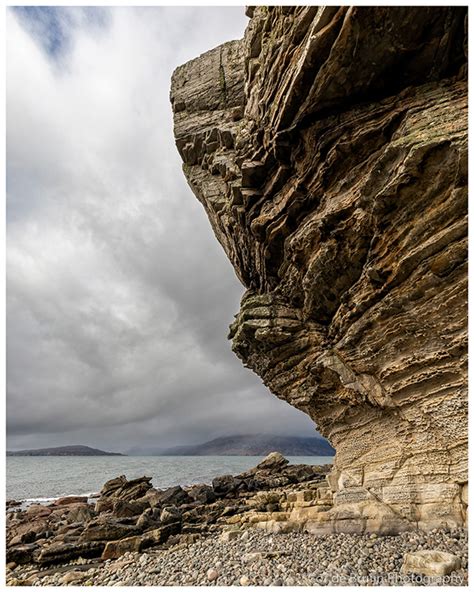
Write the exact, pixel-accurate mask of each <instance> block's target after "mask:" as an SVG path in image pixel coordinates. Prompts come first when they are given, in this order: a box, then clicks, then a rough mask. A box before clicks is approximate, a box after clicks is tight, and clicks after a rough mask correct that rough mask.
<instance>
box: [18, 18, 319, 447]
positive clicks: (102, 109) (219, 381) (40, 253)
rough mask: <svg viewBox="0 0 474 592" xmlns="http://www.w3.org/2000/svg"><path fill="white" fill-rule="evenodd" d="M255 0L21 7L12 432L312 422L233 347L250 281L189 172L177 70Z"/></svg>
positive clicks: (23, 441)
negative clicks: (242, 278)
mask: <svg viewBox="0 0 474 592" xmlns="http://www.w3.org/2000/svg"><path fill="white" fill-rule="evenodd" d="M246 20H247V19H246V18H245V16H244V10H243V8H240V7H238V8H237V7H232V8H231V7H227V8H217V7H214V8H190V7H187V8H164V7H157V8H141V9H138V8H136V9H131V8H129V9H127V8H115V9H100V10H99V9H79V8H61V9H59V8H57V9H54V8H49V9H30V10H28V9H22V10H17V9H10V10H9V11H8V14H7V436H8V446H9V447H11V448H23V447H32V446H46V445H61V444H69V443H83V444H89V445H96V446H101V447H108V448H111V449H113V448H115V449H119V450H126V449H128V448H130V447H132V446H136V445H157V446H158V445H166V444H169V445H174V444H181V443H192V442H198V441H202V440H205V439H209V438H211V437H214V436H219V435H224V434H229V433H230V434H235V433H255V432H259V431H262V430H263V431H266V432H270V433H285V434H304V435H311V434H312V433H314V426H313V424H312V422H311V421H310V420H309V419H308V418H307V417H306V416H304V415H303V414H302V413H301V412H299V411H297V410H295V409H293V408H291V407H290V406H289V405H287V404H286V403H284V402H282V401H279V400H278V399H277V398H276V397H274V396H273V395H271V394H270V393H269V392H268V391H267V389H266V388H265V387H264V386H263V385H262V384H261V382H260V380H259V379H258V377H256V376H255V375H253V374H252V373H251V372H249V371H248V370H246V369H244V368H243V367H242V365H241V363H240V362H239V360H237V358H235V356H234V355H233V354H232V352H231V350H230V344H229V343H228V342H227V339H226V335H227V330H228V325H229V323H230V322H231V321H232V317H233V314H234V313H235V312H236V311H237V310H238V305H239V300H240V297H241V295H242V293H243V287H242V286H241V285H240V283H239V282H238V280H237V278H236V277H235V275H234V272H233V269H232V267H231V265H230V263H229V262H228V261H227V259H226V257H225V255H224V253H223V251H222V249H221V247H220V245H219V244H218V242H217V241H216V239H215V238H214V236H213V234H212V231H211V229H210V225H209V223H208V221H207V218H206V216H205V213H204V210H203V209H202V206H201V205H200V204H199V202H198V201H197V200H196V199H195V198H194V196H193V195H192V193H191V191H190V189H189V188H188V186H187V184H186V182H185V179H184V177H183V175H182V172H181V164H180V159H179V156H178V154H177V152H176V149H175V146H174V141H173V134H172V114H171V108H170V105H169V85H170V77H171V74H172V71H173V69H174V68H175V67H176V66H178V65H179V64H181V63H184V62H185V61H187V60H189V59H191V58H193V57H195V56H197V55H199V54H200V53H202V52H204V51H206V50H207V49H210V48H212V47H215V46H216V45H218V44H220V43H222V42H224V41H227V40H230V39H235V38H239V37H241V36H242V35H243V32H244V29H245V26H246Z"/></svg>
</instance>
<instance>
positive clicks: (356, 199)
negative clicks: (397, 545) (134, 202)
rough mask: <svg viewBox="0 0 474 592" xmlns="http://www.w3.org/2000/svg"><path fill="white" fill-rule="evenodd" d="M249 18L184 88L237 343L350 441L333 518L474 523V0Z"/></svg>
mask: <svg viewBox="0 0 474 592" xmlns="http://www.w3.org/2000/svg"><path fill="white" fill-rule="evenodd" d="M247 13H248V15H249V16H250V17H251V18H250V22H249V25H248V27H247V30H246V33H245V37H244V39H243V40H240V41H233V42H230V43H226V44H224V45H222V46H220V47H218V48H216V49H214V50H211V51H209V52H208V53H206V54H204V55H202V56H200V57H199V58H197V59H195V60H193V61H191V62H189V63H187V64H185V65H183V66H181V67H179V68H178V69H177V70H176V71H175V73H174V75H173V80H172V90H171V101H172V105H173V109H174V118H175V136H176V144H177V147H178V150H179V152H180V154H181V157H182V158H183V161H184V165H183V168H184V172H185V175H186V177H187V179H188V182H189V184H190V186H191V188H192V190H193V192H194V193H195V194H196V196H197V197H198V199H199V200H200V201H201V203H202V204H203V206H204V207H205V209H206V212H207V215H208V217H209V220H210V222H211V225H212V228H213V230H214V233H215V235H216V237H217V239H218V240H219V241H220V243H221V244H222V246H223V248H224V250H225V252H226V254H227V256H228V257H229V259H230V261H231V262H232V265H233V266H234V269H235V271H236V273H237V275H238V277H239V279H240V280H241V282H242V283H243V285H244V286H245V287H246V288H247V291H246V293H245V295H244V297H243V299H242V303H241V309H240V311H239V313H238V314H237V315H236V319H235V322H234V323H233V324H232V326H231V332H230V337H231V338H232V343H233V345H232V347H233V350H234V351H235V353H236V354H237V355H238V356H239V358H241V360H242V361H243V363H244V364H245V365H246V366H248V367H249V368H251V369H252V370H254V371H255V372H256V373H257V374H258V375H259V376H261V378H262V379H263V381H264V383H265V384H266V385H267V386H268V387H269V389H270V390H271V391H272V392H273V393H274V394H275V395H276V396H278V397H280V398H282V399H284V400H286V401H288V402H289V403H290V404H292V405H294V406H295V407H297V408H299V409H301V410H303V411H305V412H306V413H307V414H308V415H309V416H310V417H311V418H312V419H313V420H314V421H315V423H316V424H317V427H318V429H319V430H320V432H321V433H322V434H323V435H324V436H325V437H326V438H328V439H329V441H330V442H331V444H332V445H333V446H334V447H335V448H336V459H335V465H334V469H333V471H332V474H331V476H330V478H329V481H330V486H331V488H332V491H333V494H334V495H333V507H332V508H331V509H330V510H328V511H327V512H323V513H321V516H320V517H319V518H318V519H317V521H316V522H317V523H316V524H315V525H313V531H314V532H328V531H371V530H378V531H385V532H392V531H400V530H404V529H412V528H422V529H428V528H432V527H435V526H448V527H449V526H454V525H460V524H461V525H462V524H465V522H466V510H467V360H466V356H467V84H466V70H467V66H466V61H467V58H466V54H467V47H466V44H467V41H466V34H467V33H466V31H467V22H466V18H467V14H466V9H465V8H462V7H455V8H449V7H347V6H345V7H315V6H311V7H269V8H267V7H262V6H260V7H256V8H249V9H247Z"/></svg>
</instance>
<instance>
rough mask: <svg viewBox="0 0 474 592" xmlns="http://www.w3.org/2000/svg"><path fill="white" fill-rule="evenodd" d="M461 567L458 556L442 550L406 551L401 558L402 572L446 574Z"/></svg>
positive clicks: (427, 574) (426, 574)
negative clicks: (402, 558)
mask: <svg viewBox="0 0 474 592" xmlns="http://www.w3.org/2000/svg"><path fill="white" fill-rule="evenodd" d="M460 567H461V561H460V559H459V557H456V555H453V554H452V553H445V552H444V551H416V552H415V553H407V554H406V555H405V557H404V560H403V565H402V572H403V573H418V574H423V575H425V576H447V575H449V574H450V573H451V572H452V571H454V570H456V569H459V568H460Z"/></svg>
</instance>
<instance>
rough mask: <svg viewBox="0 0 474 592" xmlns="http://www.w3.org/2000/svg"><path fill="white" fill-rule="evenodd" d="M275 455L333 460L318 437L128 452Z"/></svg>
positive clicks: (232, 440)
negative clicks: (277, 453)
mask: <svg viewBox="0 0 474 592" xmlns="http://www.w3.org/2000/svg"><path fill="white" fill-rule="evenodd" d="M273 451H278V452H280V453H281V454H283V455H286V456H334V454H335V450H334V448H333V447H332V446H331V445H330V444H329V442H327V441H326V440H324V439H323V438H318V437H309V438H303V437H298V436H275V435H272V434H263V435H238V436H224V437H221V438H215V439H214V440H211V441H210V442H204V443H203V444H196V445H192V446H174V447H173V448H165V449H163V448H161V449H159V448H140V447H135V448H132V449H131V450H129V451H128V453H129V455H135V456H140V455H144V456H153V455H156V456H266V455H267V454H269V453H270V452H273Z"/></svg>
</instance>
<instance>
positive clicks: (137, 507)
mask: <svg viewBox="0 0 474 592" xmlns="http://www.w3.org/2000/svg"><path fill="white" fill-rule="evenodd" d="M329 470H330V466H329V465H324V466H319V465H317V466H309V465H289V464H288V461H287V460H286V459H285V458H284V457H282V456H281V455H280V454H278V453H272V454H270V455H269V456H268V457H267V458H266V459H265V460H264V461H262V462H261V463H260V464H259V465H258V466H257V467H255V468H254V469H251V470H250V471H247V472H245V473H242V474H241V475H237V476H232V475H224V476H221V477H217V478H216V479H214V480H213V482H212V485H205V484H201V485H194V486H191V487H188V488H182V487H180V486H176V487H171V488H168V489H165V490H158V489H155V488H154V487H152V485H151V478H150V477H142V478H139V479H134V480H130V481H128V480H127V479H126V478H125V477H123V476H121V477H118V478H116V479H112V480H110V481H108V482H107V483H105V484H104V486H103V487H102V490H101V492H100V494H99V497H98V498H97V499H96V500H95V503H89V502H90V500H88V498H82V497H78V496H70V497H67V498H61V499H58V500H56V501H55V502H54V503H53V504H50V505H48V506H44V505H32V506H30V507H28V508H26V509H21V507H19V506H16V505H15V503H14V502H9V503H8V504H7V519H6V522H7V538H6V542H7V553H6V560H7V569H6V583H7V585H34V586H45V585H266V586H273V585H335V584H341V585H345V584H360V585H367V584H371V585H377V584H388V585H390V584H397V585H399V584H400V583H413V584H427V583H430V584H444V585H446V584H450V585H467V531H465V530H464V529H454V530H443V529H436V530H434V531H431V532H421V531H417V532H405V533H402V534H399V535H393V536H378V535H377V534H358V533H353V534H319V536H317V535H315V534H314V533H311V532H310V529H309V528H307V525H308V524H309V522H308V521H305V512H308V511H312V510H311V508H313V509H314V510H316V511H323V512H324V511H325V508H327V506H328V505H329V504H330V502H329V501H328V498H329V497H330V496H331V493H330V489H329V488H328V483H327V479H326V476H327V474H328V472H329ZM289 516H292V517H293V518H294V519H293V520H289V519H288V517H289ZM298 516H299V517H300V519H299V521H298V520H296V519H295V517H298ZM423 552H425V555H423ZM427 552H429V554H428V555H426V553H427ZM433 578H434V579H433Z"/></svg>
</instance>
